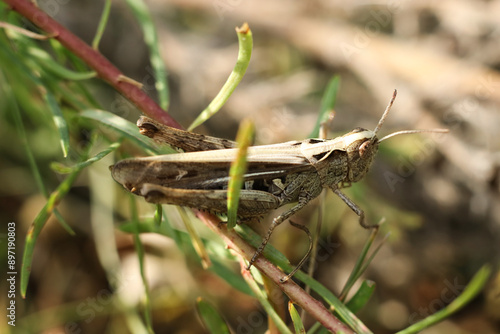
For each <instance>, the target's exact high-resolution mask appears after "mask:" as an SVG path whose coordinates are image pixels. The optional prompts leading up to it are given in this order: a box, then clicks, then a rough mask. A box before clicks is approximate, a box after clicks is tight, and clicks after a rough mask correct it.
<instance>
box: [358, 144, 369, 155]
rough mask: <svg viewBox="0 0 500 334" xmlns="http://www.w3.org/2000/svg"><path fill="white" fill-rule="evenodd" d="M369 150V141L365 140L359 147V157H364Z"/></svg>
mask: <svg viewBox="0 0 500 334" xmlns="http://www.w3.org/2000/svg"><path fill="white" fill-rule="evenodd" d="M369 150H370V141H369V140H367V141H365V142H364V143H363V144H361V145H360V146H359V156H360V157H361V158H364V157H365V154H366V153H367V152H368V151H369Z"/></svg>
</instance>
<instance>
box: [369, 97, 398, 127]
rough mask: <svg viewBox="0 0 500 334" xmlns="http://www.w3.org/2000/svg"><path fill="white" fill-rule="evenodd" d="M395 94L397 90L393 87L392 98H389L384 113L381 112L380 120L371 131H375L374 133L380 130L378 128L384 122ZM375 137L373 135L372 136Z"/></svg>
mask: <svg viewBox="0 0 500 334" xmlns="http://www.w3.org/2000/svg"><path fill="white" fill-rule="evenodd" d="M396 95H398V91H397V90H396V89H395V90H394V93H392V98H391V101H389V104H388V105H387V107H386V108H385V111H384V113H383V114H382V117H381V118H380V121H378V124H377V126H376V127H375V130H373V133H375V135H377V133H378V131H379V130H380V128H381V127H382V124H384V122H385V119H386V118H387V115H388V114H389V111H391V108H392V104H393V103H394V100H395V99H396ZM374 137H375V136H374Z"/></svg>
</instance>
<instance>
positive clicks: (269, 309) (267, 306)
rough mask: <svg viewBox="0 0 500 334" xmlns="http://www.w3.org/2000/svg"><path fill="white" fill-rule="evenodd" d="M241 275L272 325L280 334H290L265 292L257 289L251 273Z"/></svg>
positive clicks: (243, 272)
mask: <svg viewBox="0 0 500 334" xmlns="http://www.w3.org/2000/svg"><path fill="white" fill-rule="evenodd" d="M245 266H246V265H245V264H243V263H242V268H243V267H245ZM241 274H242V275H243V278H244V279H245V281H246V282H247V284H248V286H249V287H250V289H251V290H252V292H253V294H254V295H255V297H256V298H257V300H258V301H259V303H260V304H261V305H262V307H263V308H264V310H265V311H266V313H267V315H268V317H269V318H271V320H272V321H273V322H274V325H275V326H276V328H278V330H279V331H280V333H282V334H283V333H284V334H287V333H290V334H291V332H290V330H289V329H288V327H287V326H286V324H285V323H284V322H283V320H282V319H281V318H280V316H279V315H278V313H276V310H275V309H274V308H273V306H272V305H271V303H270V302H269V300H267V296H266V294H265V292H263V291H262V290H261V289H260V288H259V285H258V284H257V282H256V281H255V279H254V278H253V276H252V274H251V271H248V270H242V271H241Z"/></svg>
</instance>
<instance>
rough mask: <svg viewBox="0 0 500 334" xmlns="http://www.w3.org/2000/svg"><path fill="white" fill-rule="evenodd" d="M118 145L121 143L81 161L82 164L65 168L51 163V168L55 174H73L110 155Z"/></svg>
mask: <svg viewBox="0 0 500 334" xmlns="http://www.w3.org/2000/svg"><path fill="white" fill-rule="evenodd" d="M120 145H121V142H116V143H113V144H111V145H110V146H109V147H108V148H106V149H104V150H102V151H101V152H99V153H97V154H96V155H95V156H93V157H92V158H89V159H87V160H85V161H82V162H80V163H78V164H76V165H74V166H71V167H67V166H64V165H62V164H60V163H57V162H54V163H52V165H51V168H52V169H53V170H55V171H56V172H58V173H60V174H69V173H73V172H75V171H76V170H81V169H83V168H85V167H88V166H90V165H91V164H93V163H94V162H96V161H99V160H101V159H102V158H104V157H105V156H107V155H108V154H110V153H111V152H113V151H114V150H116V149H117V148H118V147H120Z"/></svg>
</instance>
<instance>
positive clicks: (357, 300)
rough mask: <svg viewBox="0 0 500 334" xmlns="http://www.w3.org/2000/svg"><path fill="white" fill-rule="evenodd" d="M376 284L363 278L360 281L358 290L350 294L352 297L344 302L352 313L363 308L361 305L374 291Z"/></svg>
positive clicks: (366, 301) (363, 304) (364, 303)
mask: <svg viewBox="0 0 500 334" xmlns="http://www.w3.org/2000/svg"><path fill="white" fill-rule="evenodd" d="M375 288H376V284H375V282H373V281H370V280H364V281H363V282H362V283H361V286H360V287H359V289H358V291H356V293H355V294H354V296H352V298H351V299H350V300H349V301H348V302H347V303H346V306H347V308H348V309H349V310H351V312H352V313H357V312H358V311H359V310H361V309H362V308H363V306H365V305H366V303H368V301H369V300H370V298H371V296H372V295H373V292H375Z"/></svg>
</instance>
